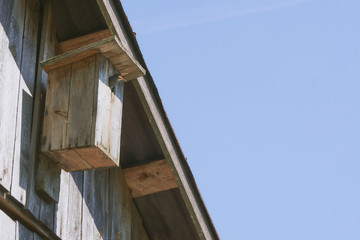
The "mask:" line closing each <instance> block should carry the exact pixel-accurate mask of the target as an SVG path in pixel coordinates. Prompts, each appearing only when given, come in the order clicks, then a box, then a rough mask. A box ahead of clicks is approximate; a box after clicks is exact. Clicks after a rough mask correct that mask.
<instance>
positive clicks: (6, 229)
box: [0, 210, 16, 240]
mask: <svg viewBox="0 0 360 240" xmlns="http://www.w3.org/2000/svg"><path fill="white" fill-rule="evenodd" d="M0 233H1V235H2V237H3V238H5V239H9V240H12V239H14V240H15V239H16V222H15V221H14V220H12V219H11V218H10V217H9V216H8V215H6V214H5V213H4V212H3V211H2V210H0Z"/></svg>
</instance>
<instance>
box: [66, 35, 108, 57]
mask: <svg viewBox="0 0 360 240" xmlns="http://www.w3.org/2000/svg"><path fill="white" fill-rule="evenodd" d="M108 37H111V32H110V30H109V29H106V30H102V31H98V32H94V33H90V34H87V35H85V36H81V37H77V38H73V39H70V40H67V41H63V42H60V43H59V48H60V52H61V53H65V52H70V51H72V50H74V49H76V48H80V47H83V46H86V45H89V44H91V43H95V42H97V41H100V40H103V39H105V38H108Z"/></svg>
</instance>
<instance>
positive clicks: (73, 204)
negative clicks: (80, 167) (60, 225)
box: [64, 172, 84, 240]
mask: <svg viewBox="0 0 360 240" xmlns="http://www.w3.org/2000/svg"><path fill="white" fill-rule="evenodd" d="M83 174H84V173H83V172H74V173H70V177H69V195H68V196H67V199H68V201H69V203H68V210H67V216H65V218H66V220H67V224H66V238H64V239H69V240H72V239H74V240H78V239H81V217H82V194H83Z"/></svg>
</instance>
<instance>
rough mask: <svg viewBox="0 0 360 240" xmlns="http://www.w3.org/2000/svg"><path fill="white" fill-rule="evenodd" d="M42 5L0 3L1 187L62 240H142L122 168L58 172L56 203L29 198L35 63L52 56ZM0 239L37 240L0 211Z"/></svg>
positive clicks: (39, 117) (34, 151)
mask: <svg viewBox="0 0 360 240" xmlns="http://www.w3.org/2000/svg"><path fill="white" fill-rule="evenodd" d="M43 2H44V5H43V6H41V4H40V1H39V0H0V185H1V187H3V188H4V189H6V191H7V192H8V193H9V194H10V195H11V196H13V197H14V198H15V199H16V200H17V201H18V202H19V203H21V204H22V205H23V206H24V208H25V209H26V210H28V211H29V212H30V213H31V214H32V215H33V216H34V217H35V218H36V219H38V220H40V221H41V222H42V223H43V224H44V225H46V226H47V227H48V228H49V229H50V230H52V231H53V232H54V233H56V235H57V236H58V237H60V238H62V239H122V240H127V239H137V240H145V239H148V237H147V234H146V231H145V230H144V228H143V224H142V221H141V218H140V216H139V213H138V211H137V209H136V208H135V206H134V203H133V200H132V197H131V195H130V192H129V190H128V188H127V186H126V183H125V181H124V176H123V172H122V169H121V168H118V167H116V168H113V169H102V170H90V171H80V172H75V173H68V172H65V171H63V170H61V173H60V193H59V197H58V198H59V201H58V203H49V202H47V201H45V200H44V199H43V198H41V197H40V195H39V194H38V193H37V192H36V191H35V183H36V171H37V164H39V156H38V149H39V146H40V145H41V144H40V139H41V129H42V124H43V123H42V122H43V116H44V104H45V96H46V84H47V74H46V73H45V72H44V71H42V70H41V68H40V67H39V62H41V61H43V60H45V59H48V58H50V57H52V56H54V55H55V52H56V51H57V50H56V48H57V42H56V38H55V28H54V24H53V21H52V13H51V9H50V7H49V4H48V2H47V1H43ZM116 91H117V90H116ZM119 124H120V123H119ZM112 127H119V126H112ZM114 154H118V153H117V152H116V153H114ZM40 164H41V162H40ZM54 177H56V176H54ZM0 231H1V232H2V237H1V238H3V237H4V239H10V240H11V239H41V238H40V236H39V235H37V234H36V233H33V232H30V231H29V230H28V229H27V228H25V227H24V226H22V225H21V223H19V222H18V221H14V220H12V219H11V218H10V217H9V216H7V215H6V214H5V213H4V212H2V211H1V210H0ZM4 233H5V235H4Z"/></svg>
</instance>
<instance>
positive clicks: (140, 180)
mask: <svg viewBox="0 0 360 240" xmlns="http://www.w3.org/2000/svg"><path fill="white" fill-rule="evenodd" d="M124 176H125V180H126V183H127V185H128V187H129V189H130V192H131V195H132V197H133V198H136V197H141V196H144V195H148V194H152V193H156V192H161V191H165V190H169V189H173V188H177V187H178V185H177V183H176V180H175V177H174V174H173V172H172V170H171V169H170V167H169V165H168V164H167V162H166V160H159V161H155V162H150V163H147V164H143V165H140V166H136V167H131V168H125V169H124Z"/></svg>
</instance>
